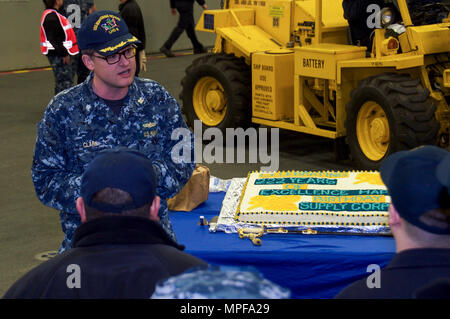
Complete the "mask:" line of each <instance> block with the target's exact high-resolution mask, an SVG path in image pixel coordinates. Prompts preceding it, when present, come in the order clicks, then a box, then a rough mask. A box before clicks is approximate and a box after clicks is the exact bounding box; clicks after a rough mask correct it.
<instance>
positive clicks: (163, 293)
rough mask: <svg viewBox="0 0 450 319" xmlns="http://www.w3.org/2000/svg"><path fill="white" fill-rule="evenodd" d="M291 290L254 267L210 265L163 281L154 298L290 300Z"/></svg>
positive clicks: (158, 286) (152, 297)
mask: <svg viewBox="0 0 450 319" xmlns="http://www.w3.org/2000/svg"><path fill="white" fill-rule="evenodd" d="M290 297H291V291H290V290H289V289H288V288H285V287H282V286H279V285H278V284H276V283H274V282H272V281H270V280H267V279H266V278H264V276H263V275H262V274H261V273H260V272H259V270H257V269H256V268H254V267H250V266H248V267H233V266H217V265H209V266H208V268H206V269H204V268H199V267H196V268H191V269H189V270H187V271H185V272H184V273H182V274H179V275H176V276H172V277H170V278H168V279H166V280H163V281H160V282H159V283H158V285H157V286H156V288H155V292H154V293H153V295H152V296H151V299H288V298H290Z"/></svg>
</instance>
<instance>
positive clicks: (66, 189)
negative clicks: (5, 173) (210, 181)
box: [31, 74, 195, 253]
mask: <svg viewBox="0 0 450 319" xmlns="http://www.w3.org/2000/svg"><path fill="white" fill-rule="evenodd" d="M92 77H93V75H92V74H91V75H89V77H88V78H87V79H86V81H85V82H83V83H82V84H80V85H78V86H75V87H72V88H70V89H68V90H65V91H63V92H61V93H60V94H58V95H56V96H55V97H54V98H53V99H52V100H51V101H50V104H49V105H48V106H47V109H46V111H45V113H44V117H43V119H42V120H41V121H40V122H39V124H38V127H37V140H36V146H35V150H34V158H33V164H32V169H31V171H32V172H31V173H32V179H33V183H34V187H35V190H36V194H37V196H38V198H39V200H40V201H41V202H42V203H43V204H44V205H47V206H50V207H52V208H55V209H57V210H59V211H60V219H61V225H62V228H63V232H64V234H65V237H64V240H63V242H62V245H61V247H60V250H59V252H60V253H61V252H63V251H65V250H67V249H70V248H71V247H72V237H73V232H74V231H75V229H76V227H77V226H78V225H79V224H80V223H81V221H80V218H79V215H78V213H77V211H76V207H75V203H76V199H77V198H78V197H79V195H80V182H81V175H82V174H83V172H84V169H85V167H86V166H87V164H88V163H89V162H90V161H91V160H92V159H93V158H94V157H95V155H96V154H97V153H98V152H100V151H102V150H104V149H109V148H115V147H119V146H120V147H129V148H132V149H137V150H140V151H141V152H143V153H145V154H147V155H148V157H149V158H150V159H151V160H152V161H153V163H154V168H155V172H156V174H157V176H158V187H157V193H158V195H159V196H160V197H161V207H160V210H159V217H160V222H161V225H162V227H163V228H164V229H165V230H166V231H167V233H168V234H169V236H170V237H171V238H172V239H173V240H175V241H176V237H175V234H174V232H173V229H172V225H171V223H170V220H169V217H168V208H167V201H166V200H165V199H167V198H171V197H173V196H174V195H175V194H177V193H178V192H179V191H180V190H181V188H182V187H183V186H184V185H185V184H186V182H187V181H188V180H189V178H190V176H191V174H192V172H193V170H194V167H195V161H194V156H193V154H194V136H193V134H192V133H191V132H190V131H189V130H187V127H186V124H185V122H184V120H183V118H182V115H181V111H180V108H179V106H178V103H177V101H176V100H175V99H174V98H173V97H172V96H171V95H170V94H169V93H168V92H167V91H166V90H165V89H164V88H163V87H162V86H161V85H160V84H159V83H157V82H155V81H152V80H148V79H142V78H138V77H136V78H135V80H134V81H133V83H132V84H131V86H130V88H129V91H128V94H127V96H126V98H125V100H124V106H123V107H122V109H121V111H120V114H119V116H118V117H117V116H116V115H115V114H114V112H113V111H112V110H111V109H110V108H109V107H108V106H107V105H106V104H105V103H104V101H103V100H102V99H101V98H100V97H98V96H97V95H96V94H95V93H94V91H93V90H92ZM178 128H181V129H182V130H181V131H182V132H184V133H182V134H179V136H180V137H179V139H178V140H177V139H172V138H171V136H172V132H173V131H174V130H176V129H178ZM174 146H176V148H175V149H178V150H182V151H186V150H190V154H182V156H183V158H184V159H186V160H183V158H181V157H180V156H179V158H178V159H176V160H175V162H174V161H173V160H172V156H171V151H172V148H173V147H174ZM189 159H191V160H189Z"/></svg>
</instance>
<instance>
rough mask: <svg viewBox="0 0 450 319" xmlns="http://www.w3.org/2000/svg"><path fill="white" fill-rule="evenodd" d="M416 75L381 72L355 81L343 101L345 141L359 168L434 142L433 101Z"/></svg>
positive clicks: (436, 126) (370, 167) (371, 166)
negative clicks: (345, 118) (402, 151)
mask: <svg viewBox="0 0 450 319" xmlns="http://www.w3.org/2000/svg"><path fill="white" fill-rule="evenodd" d="M429 95H430V92H429V90H427V89H424V88H423V86H422V85H421V83H420V80H419V79H412V78H411V77H410V76H409V75H408V74H396V73H384V74H379V75H375V76H372V77H369V78H367V79H364V80H362V81H360V82H359V84H358V87H357V88H356V89H354V90H353V91H352V93H351V99H350V102H349V103H348V104H347V109H346V111H347V120H346V127H347V143H348V145H349V148H350V154H351V156H352V159H353V161H354V162H355V163H356V164H357V166H358V167H359V168H360V169H368V170H377V169H379V167H380V166H381V163H382V162H383V160H384V159H385V158H386V157H388V156H389V155H390V154H392V153H395V152H397V151H400V150H407V149H412V148H414V147H417V146H420V145H426V144H436V140H437V133H438V131H439V127H440V125H439V122H438V121H437V120H436V117H435V112H436V105H435V104H434V103H432V101H431V100H430V99H429Z"/></svg>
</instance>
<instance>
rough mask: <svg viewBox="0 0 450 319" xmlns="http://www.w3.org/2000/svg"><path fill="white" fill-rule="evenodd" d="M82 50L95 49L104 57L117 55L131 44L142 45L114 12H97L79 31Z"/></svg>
mask: <svg viewBox="0 0 450 319" xmlns="http://www.w3.org/2000/svg"><path fill="white" fill-rule="evenodd" d="M77 41H78V47H79V48H80V50H87V49H93V50H95V51H96V52H98V53H99V54H101V55H103V56H108V55H112V54H114V53H117V52H118V51H120V50H121V49H122V48H124V47H126V46H128V45H130V44H139V43H141V42H140V41H139V40H138V39H137V38H136V37H135V36H133V35H132V34H131V33H130V32H129V30H128V26H127V24H126V23H125V20H124V19H123V18H122V17H121V16H120V15H119V14H118V13H116V12H114V11H95V12H94V13H93V14H91V15H89V16H88V17H87V18H86V20H84V22H83V24H82V25H81V27H80V30H78V33H77Z"/></svg>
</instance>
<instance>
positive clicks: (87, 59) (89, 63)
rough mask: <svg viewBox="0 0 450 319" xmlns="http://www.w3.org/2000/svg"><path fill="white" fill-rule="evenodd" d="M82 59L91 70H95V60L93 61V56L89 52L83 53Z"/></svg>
mask: <svg viewBox="0 0 450 319" xmlns="http://www.w3.org/2000/svg"><path fill="white" fill-rule="evenodd" d="M81 60H83V63H84V65H85V66H86V68H87V69H88V70H89V71H93V70H94V62H93V61H92V59H91V57H90V56H89V55H87V54H83V56H82V57H81Z"/></svg>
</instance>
